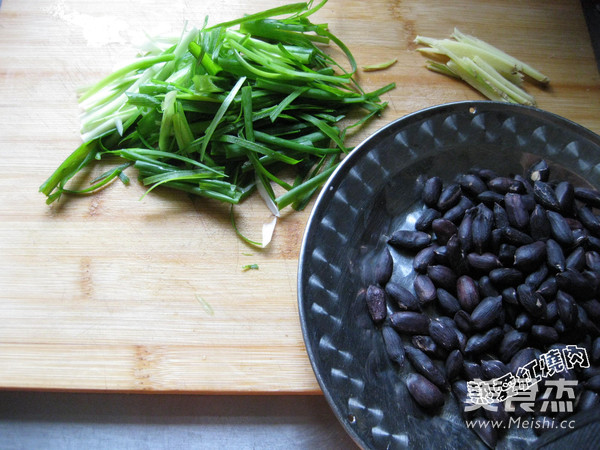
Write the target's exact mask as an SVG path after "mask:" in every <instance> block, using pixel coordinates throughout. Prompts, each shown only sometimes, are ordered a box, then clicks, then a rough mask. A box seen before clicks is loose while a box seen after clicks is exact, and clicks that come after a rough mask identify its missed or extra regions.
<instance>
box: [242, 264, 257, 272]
mask: <svg viewBox="0 0 600 450" xmlns="http://www.w3.org/2000/svg"><path fill="white" fill-rule="evenodd" d="M242 270H243V271H247V270H258V264H246V265H244V266H242Z"/></svg>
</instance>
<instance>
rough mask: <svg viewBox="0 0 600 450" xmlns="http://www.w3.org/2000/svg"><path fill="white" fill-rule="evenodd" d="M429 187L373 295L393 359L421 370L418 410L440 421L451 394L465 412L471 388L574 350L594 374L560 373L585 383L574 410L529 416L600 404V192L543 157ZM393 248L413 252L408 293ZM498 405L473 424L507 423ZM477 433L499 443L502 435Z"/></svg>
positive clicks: (416, 377)
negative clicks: (558, 173) (516, 168)
mask: <svg viewBox="0 0 600 450" xmlns="http://www.w3.org/2000/svg"><path fill="white" fill-rule="evenodd" d="M421 189H422V190H421V200H422V202H423V209H422V212H421V213H420V215H419V217H418V218H417V220H416V222H415V226H414V229H399V230H396V231H394V232H393V233H392V234H391V236H389V237H388V240H387V246H386V247H385V248H384V250H383V251H382V253H381V254H380V255H379V258H378V260H377V263H376V265H375V269H374V279H373V281H372V283H371V284H370V285H369V286H366V296H365V297H366V301H367V307H368V310H369V313H370V315H371V318H372V320H373V321H374V323H375V324H376V325H377V326H378V327H380V329H381V332H382V336H383V340H384V344H385V347H386V350H387V352H388V356H389V357H390V358H391V359H392V360H393V361H394V362H395V363H396V364H399V365H402V364H404V362H405V359H408V361H409V362H410V364H411V366H412V367H413V369H414V373H413V374H411V376H410V377H408V379H407V380H405V381H406V386H407V389H408V392H409V393H410V394H411V396H412V397H413V399H414V400H415V401H416V403H417V404H419V405H420V406H421V407H422V408H423V409H424V410H426V411H428V412H430V413H431V414H435V413H436V412H438V411H439V410H440V408H441V407H442V406H443V405H444V403H445V401H446V399H447V398H446V396H447V395H449V393H450V392H452V393H453V394H454V396H455V397H456V399H457V401H458V402H459V405H462V406H464V405H465V401H466V397H467V381H471V380H491V379H495V378H499V377H501V376H502V375H505V374H507V373H508V372H512V373H513V375H514V374H515V373H516V371H517V369H519V368H520V367H522V366H523V365H524V364H527V363H528V362H530V361H532V360H534V359H536V358H537V357H539V356H540V355H541V354H543V353H545V352H548V351H549V350H551V349H555V348H557V349H564V348H565V346H566V345H577V346H578V347H580V348H584V349H585V350H586V352H587V355H588V356H589V363H590V367H588V368H583V367H582V368H571V369H568V370H565V371H563V372H561V373H557V374H555V378H556V377H562V378H564V379H569V380H577V382H578V384H577V398H576V400H575V401H574V411H568V412H564V411H561V412H558V413H556V414H549V413H548V412H547V411H544V412H539V411H534V412H533V414H534V416H537V417H541V416H542V415H543V416H544V417H546V416H548V417H549V418H551V419H553V420H556V419H563V418H565V417H568V415H569V414H572V412H576V411H579V410H586V409H589V408H592V407H594V406H597V405H600V364H599V363H600V326H599V324H600V301H599V299H600V216H598V215H597V212H596V209H597V208H600V192H598V191H597V190H595V189H590V188H586V187H580V186H575V185H573V184H572V183H571V182H569V181H567V180H554V179H552V177H551V173H550V167H549V165H548V164H547V162H546V161H545V160H539V161H537V162H536V163H535V164H533V165H532V166H531V167H529V168H527V169H526V170H525V171H524V173H523V174H516V175H513V174H511V175H502V174H497V173H495V172H494V171H493V170H490V169H481V168H473V169H471V170H469V171H468V172H467V173H464V174H460V175H459V176H457V177H456V178H455V179H454V180H453V181H452V182H448V183H446V184H444V183H443V181H442V179H441V178H439V177H437V176H432V177H430V178H427V179H425V180H424V181H423V182H422V185H421ZM391 252H402V253H403V254H408V255H411V256H412V261H413V268H414V271H415V277H414V283H413V285H412V286H406V285H405V284H404V283H402V282H398V281H396V280H395V279H394V276H393V273H394V270H393V269H394V267H393V265H394V263H393V258H392V255H391ZM540 392H541V391H540ZM545 400H548V399H547V398H545ZM496 406H498V408H497V409H496V411H493V412H490V411H489V410H488V409H483V410H477V411H475V412H473V413H472V414H471V415H470V416H469V413H465V418H467V416H468V417H469V418H471V419H476V420H481V423H482V424H484V423H485V420H484V419H489V420H500V421H502V420H507V419H508V417H509V414H508V412H506V411H504V409H503V406H502V403H498V404H497V405H496ZM463 409H464V408H463ZM512 414H524V412H523V411H519V410H517V411H515V412H512ZM528 414H531V413H528ZM474 431H476V432H477V433H478V434H479V436H480V437H481V438H482V439H483V440H484V442H486V443H487V444H488V445H491V446H493V445H494V444H495V442H496V441H497V439H499V438H500V435H499V433H500V432H501V430H500V429H496V428H494V429H492V428H490V427H485V426H483V425H482V426H481V427H480V428H479V429H478V430H477V429H474ZM540 431H543V430H540Z"/></svg>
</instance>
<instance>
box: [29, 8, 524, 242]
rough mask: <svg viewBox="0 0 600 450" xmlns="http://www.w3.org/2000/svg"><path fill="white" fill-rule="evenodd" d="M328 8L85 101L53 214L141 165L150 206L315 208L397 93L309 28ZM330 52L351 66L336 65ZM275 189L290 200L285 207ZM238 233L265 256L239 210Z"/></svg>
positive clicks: (198, 52) (151, 58) (268, 22)
mask: <svg viewBox="0 0 600 450" xmlns="http://www.w3.org/2000/svg"><path fill="white" fill-rule="evenodd" d="M326 1H327V0H321V1H319V2H317V3H315V2H313V0H310V1H308V2H302V3H292V4H289V5H284V6H280V7H276V8H272V9H268V10H265V11H262V12H257V13H254V14H250V15H246V16H244V17H241V18H238V19H234V20H231V21H227V22H223V23H218V24H215V25H212V26H207V21H206V22H205V23H204V24H203V26H202V27H201V28H200V29H196V28H192V29H189V30H184V31H183V32H182V33H181V36H180V37H178V38H175V39H159V40H156V41H155V42H153V43H152V44H153V45H151V46H149V47H148V48H151V49H152V50H149V51H147V52H146V53H145V54H143V55H140V57H139V58H137V59H135V60H134V61H133V62H131V63H130V64H128V65H126V66H124V67H123V68H121V69H118V70H117V71H115V72H114V73H112V74H110V75H108V76H107V77H105V78H104V79H102V80H100V81H99V82H97V83H96V84H94V85H93V86H92V87H90V88H89V89H87V90H85V91H83V92H82V93H81V96H80V104H81V106H82V108H83V110H84V113H83V115H82V123H81V133H82V137H83V143H82V144H81V145H80V146H79V148H77V149H76V150H75V151H74V152H73V153H72V154H71V155H70V156H69V157H67V158H66V159H65V161H64V162H63V163H62V164H61V165H60V166H59V167H58V168H57V169H56V171H55V172H54V173H53V174H52V175H51V176H50V177H49V178H48V179H47V180H46V181H45V182H44V183H43V184H42V185H41V186H40V191H41V192H42V193H43V194H44V195H46V197H47V203H48V204H50V203H52V202H54V201H56V200H58V199H59V198H60V197H61V195H62V194H91V193H94V192H96V191H97V190H99V189H102V188H104V187H105V186H107V185H108V184H110V183H111V182H112V181H114V180H116V179H117V178H118V179H120V180H122V181H123V182H124V183H127V182H128V181H129V178H128V177H127V175H126V174H125V173H124V170H126V169H127V168H129V167H130V166H133V169H134V170H136V171H137V175H138V178H139V180H140V181H141V182H142V183H143V185H145V186H147V188H148V189H147V191H146V193H145V194H144V196H146V195H147V194H149V193H150V192H152V190H154V189H155V188H159V187H160V188H166V187H168V188H171V189H177V190H180V191H184V192H187V193H189V194H191V195H194V196H199V197H205V198H211V199H216V200H219V201H222V202H225V203H229V204H231V205H232V207H233V205H236V204H239V203H241V202H242V201H243V200H244V199H245V198H247V197H248V196H249V195H250V194H251V193H252V192H254V191H258V192H259V193H260V195H261V196H262V197H263V199H264V200H265V202H266V204H267V206H269V208H270V209H271V211H272V212H273V214H274V215H278V211H279V210H280V209H282V208H284V207H286V206H288V205H292V207H293V208H296V209H302V208H304V207H305V206H306V205H307V204H308V202H309V201H310V199H311V197H312V196H313V195H314V194H315V193H316V192H317V191H318V189H319V188H320V186H322V184H323V183H324V182H325V181H326V180H327V178H328V177H329V175H331V173H332V172H333V170H334V169H335V167H336V166H337V164H338V163H339V161H340V160H341V158H342V157H343V155H344V154H345V153H347V152H348V151H350V150H351V149H350V148H349V147H348V146H347V145H346V143H345V137H346V131H347V130H349V129H351V128H354V127H358V126H361V125H362V124H364V123H365V122H366V121H367V120H370V119H371V118H373V117H375V116H377V115H378V114H380V113H381V112H382V111H383V109H384V108H386V106H387V103H385V102H383V101H381V99H380V96H381V95H382V94H384V93H386V92H388V91H389V90H390V89H393V88H394V87H395V85H394V84H393V83H391V84H389V85H387V86H383V87H381V88H379V89H377V90H375V91H372V92H365V91H364V90H363V89H362V88H361V86H360V84H359V83H358V82H357V80H356V79H355V78H354V75H355V73H356V69H357V63H356V61H355V59H354V56H353V55H352V53H351V51H350V50H349V48H348V47H347V46H346V45H345V44H344V43H343V42H342V41H341V40H340V39H339V38H338V37H336V36H335V35H334V34H333V33H332V32H331V31H330V30H329V28H328V26H327V25H326V24H317V23H313V22H311V20H310V18H311V16H312V15H313V14H315V13H316V12H317V11H318V10H319V9H320V8H321V7H323V5H324V4H325V3H326ZM329 45H331V46H336V47H338V48H339V50H341V52H342V53H343V55H345V58H346V61H343V62H340V61H335V60H334V59H333V58H332V57H331V56H329V55H328V53H327V52H326V49H327V46H329ZM392 63H393V62H388V63H384V64H383V65H380V66H381V68H383V67H384V66H387V67H389V65H391V64H392ZM368 67H369V66H367V68H365V70H369V69H368ZM371 67H374V66H371ZM515 94H518V95H522V93H518V92H515ZM355 111H361V112H363V113H364V114H362V115H360V114H355ZM350 112H352V114H351V115H350V114H349V113H350ZM348 117H357V118H356V119H353V120H350V119H349V118H348ZM109 158H110V159H116V160H117V164H116V165H115V167H114V168H113V169H110V170H108V171H107V172H105V173H103V174H102V175H100V176H99V177H97V178H96V179H95V180H93V181H92V182H91V183H90V186H89V187H87V188H84V189H70V188H69V187H68V185H69V181H70V180H71V179H72V178H73V177H74V176H75V175H76V174H78V173H79V172H80V171H82V170H83V169H86V170H87V169H89V167H90V166H92V165H93V164H94V163H95V162H97V161H98V160H101V159H109ZM282 173H286V176H285V177H284V176H283V175H282ZM290 175H291V180H292V181H290V180H288V179H286V177H288V176H290ZM275 185H277V186H278V188H279V189H280V190H281V189H283V190H284V192H283V193H280V194H279V196H278V197H276V196H275V193H274V189H273V187H274V186H275ZM231 222H232V225H233V228H234V229H235V231H236V233H237V234H238V235H239V236H240V237H242V239H244V240H245V241H246V242H248V243H250V244H252V245H256V246H263V244H264V243H259V242H256V241H252V240H250V239H247V238H245V237H243V236H242V235H241V233H240V232H239V231H238V230H237V228H236V227H235V220H234V216H233V209H232V210H231ZM273 226H274V224H273ZM265 230H267V231H270V234H272V229H271V228H270V226H269V227H266V228H265ZM263 231H264V230H263ZM270 234H269V233H267V232H266V231H265V235H264V236H268V240H270ZM264 236H263V240H265V242H266V239H265V238H264ZM265 245H266V244H265Z"/></svg>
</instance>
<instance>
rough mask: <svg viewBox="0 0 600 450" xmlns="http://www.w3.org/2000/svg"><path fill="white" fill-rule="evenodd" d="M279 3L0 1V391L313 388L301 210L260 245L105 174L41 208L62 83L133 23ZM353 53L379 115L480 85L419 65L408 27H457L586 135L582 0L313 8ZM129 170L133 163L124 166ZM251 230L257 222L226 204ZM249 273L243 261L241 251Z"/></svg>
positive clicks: (64, 146) (117, 42)
mask: <svg viewBox="0 0 600 450" xmlns="http://www.w3.org/2000/svg"><path fill="white" fill-rule="evenodd" d="M281 4H283V2H281V1H275V0H258V1H257V0H253V1H249V0H236V1H233V0H221V1H219V2H209V1H196V2H187V1H184V0H170V1H162V0H152V1H142V0H132V1H129V2H121V1H115V0H105V1H101V2H97V1H68V0H20V1H17V0H4V1H3V2H2V5H1V7H0V118H1V120H0V156H1V164H0V195H1V199H2V201H1V202H0V388H7V389H59V390H94V391H96V390H97V391H134V392H136V391H152V392H230V393H231V392H246V393H248V392H296V393H318V392H319V386H318V384H317V382H316V380H315V377H314V375H313V372H312V369H311V366H310V363H309V360H308V358H307V355H306V352H305V348H304V343H303V339H302V333H301V329H300V324H299V319H298V310H297V299H296V271H297V262H298V254H299V250H300V245H301V240H302V235H303V231H304V227H305V225H306V222H307V220H308V214H309V212H310V207H309V208H308V209H307V210H306V211H305V212H302V213H286V214H284V216H283V218H282V220H280V221H279V224H278V226H277V229H276V232H275V236H274V239H273V242H272V243H271V245H270V247H269V248H268V249H265V250H259V249H256V248H252V247H249V246H247V245H246V244H244V243H243V242H242V241H241V240H240V239H238V238H237V237H236V235H235V234H234V232H233V231H232V228H231V226H230V224H229V216H228V208H226V207H223V206H222V205H219V204H216V203H214V202H210V201H203V200H191V199H190V198H189V197H188V196H187V195H185V194H179V193H175V192H171V191H159V190H156V191H154V192H153V193H152V194H151V195H148V196H147V197H145V198H144V199H143V200H141V201H140V197H141V195H142V193H143V191H144V190H143V189H142V188H141V186H139V185H138V184H137V182H135V181H134V182H133V183H132V184H131V185H130V186H129V187H126V186H123V185H122V184H120V183H115V184H114V185H112V186H110V187H109V188H108V189H105V190H104V191H102V192H100V193H99V194H97V195H94V196H91V197H82V198H71V199H68V200H67V201H62V200H61V202H60V203H59V204H56V205H53V206H52V207H49V206H47V205H46V204H45V203H44V197H43V196H42V195H41V194H40V193H38V187H39V185H40V184H41V183H42V182H43V181H44V180H45V179H46V178H47V177H48V176H49V175H50V173H51V172H52V171H53V170H54V169H55V168H56V167H57V165H58V164H60V162H62V160H63V159H64V158H65V157H66V156H67V155H68V154H69V153H71V151H73V150H74V149H75V148H76V147H77V145H78V144H79V134H78V126H79V122H78V113H79V111H78V106H77V102H76V89H77V88H79V87H81V86H84V85H87V84H90V83H92V82H94V81H96V80H98V79H99V78H100V77H102V76H103V75H106V74H108V73H109V72H110V71H111V70H112V69H114V68H115V67H116V66H117V65H119V64H121V63H124V62H127V61H129V59H131V58H132V57H133V56H134V55H135V53H136V49H135V45H136V43H139V42H140V37H143V35H144V32H151V33H152V34H155V33H160V34H178V33H179V32H180V31H181V29H182V28H183V26H184V23H185V21H189V23H190V25H196V26H201V25H202V23H203V21H204V17H205V15H208V16H209V23H211V24H213V23H217V22H219V21H223V20H227V19H233V18H237V17H239V16H241V15H242V14H244V13H251V12H256V11H259V10H262V9H265V8H267V7H273V6H277V5H281ZM313 20H314V21H319V22H327V23H329V24H330V28H331V30H332V31H333V32H334V33H335V34H337V35H338V36H339V37H340V38H341V39H342V40H343V41H345V42H346V43H347V44H348V45H349V47H350V48H351V49H352V51H353V52H354V54H355V56H356V58H357V60H358V62H359V65H367V64H374V63H379V62H382V61H386V60H389V59H392V58H397V59H398V63H397V64H395V65H394V66H393V67H392V68H390V69H388V70H386V71H382V72H371V73H363V72H361V73H360V74H359V78H360V81H361V83H363V85H364V86H365V88H367V89H374V88H377V87H380V86H383V85H384V84H387V83H389V82H392V81H394V82H396V83H397V85H398V87H397V88H396V90H394V91H393V92H391V93H389V94H386V95H385V98H384V100H386V101H389V108H388V109H387V111H386V112H385V114H384V115H383V116H382V117H381V118H379V119H377V120H376V121H374V122H373V123H371V124H370V125H369V126H368V127H366V128H365V129H363V130H362V131H361V132H360V133H358V134H357V135H355V136H353V137H352V140H353V141H354V142H353V143H357V142H359V141H360V139H362V138H364V137H366V136H367V135H368V134H370V133H371V132H373V131H375V130H376V129H377V128H379V127H381V126H383V125H384V124H386V123H388V122H390V121H392V120H394V119H396V118H399V117H401V116H403V115H405V114H407V113H410V112H413V111H416V110H418V109H421V108H424V107H427V106H431V105H435V104H440V103H445V102H451V101H458V100H468V99H480V98H481V97H480V95H479V94H478V93H476V92H474V91H473V90H471V89H470V88H469V87H467V86H465V85H462V84H460V83H458V82H456V81H454V80H451V79H447V78H445V77H442V76H440V75H437V74H434V73H431V72H429V71H427V70H426V69H425V68H424V61H425V58H423V57H422V56H421V55H420V54H418V53H417V52H415V51H414V49H415V45H414V44H413V39H414V37H415V36H416V35H417V34H420V35H426V36H432V37H440V38H441V37H447V36H449V35H450V33H451V32H452V30H453V28H454V27H455V26H456V27H458V28H459V29H461V31H463V32H466V33H471V34H474V35H476V36H478V37H480V38H482V39H484V40H487V41H489V42H491V43H493V44H496V45H497V46H499V47H501V48H503V49H504V50H506V51H507V52H509V53H511V54H513V55H514V56H517V57H519V58H522V59H524V60H526V61H528V62H530V63H531V64H532V65H534V66H535V67H538V68H539V69H540V70H542V71H543V72H545V73H547V74H548V75H549V76H550V77H551V79H552V82H551V88H550V89H547V90H542V89H540V88H538V87H536V86H528V87H527V89H528V90H529V92H531V93H532V94H534V95H535V96H536V98H537V99H538V103H539V107H540V108H542V109H546V110H548V111H551V112H553V113H557V114H559V115H562V116H564V117H566V118H568V119H571V120H573V121H576V122H578V123H580V124H582V125H584V126H586V127H588V128H590V129H591V130H592V131H595V132H596V133H600V79H599V74H598V72H597V70H596V66H595V62H594V59H593V53H592V48H591V44H590V41H589V37H588V34H587V29H586V25H585V21H584V18H583V15H582V12H581V8H580V5H579V2H578V1H575V0H572V1H556V2H547V1H535V2H531V1H526V2H523V1H504V2H480V1H477V0H472V1H469V0H460V1H453V2H439V1H429V0H427V1H418V0H414V1H391V0H374V1H369V2H366V1H361V0H330V1H329V3H327V5H325V7H323V8H322V9H321V10H320V11H319V13H318V14H317V15H316V16H315V17H314V18H313ZM130 175H132V179H134V180H135V173H130ZM236 211H237V214H238V216H239V219H238V220H239V224H240V227H241V229H242V230H243V231H244V232H245V233H247V234H249V235H251V236H255V237H257V238H259V237H260V236H259V233H260V227H261V225H262V223H263V222H266V221H268V220H269V219H270V217H269V213H268V212H267V211H266V210H265V208H264V206H263V205H262V203H261V202H260V200H257V199H256V198H253V199H251V200H249V201H248V202H247V203H246V204H244V205H243V207H239V208H237V210H236ZM254 263H256V264H258V265H259V270H250V271H243V270H242V266H243V265H246V264H254Z"/></svg>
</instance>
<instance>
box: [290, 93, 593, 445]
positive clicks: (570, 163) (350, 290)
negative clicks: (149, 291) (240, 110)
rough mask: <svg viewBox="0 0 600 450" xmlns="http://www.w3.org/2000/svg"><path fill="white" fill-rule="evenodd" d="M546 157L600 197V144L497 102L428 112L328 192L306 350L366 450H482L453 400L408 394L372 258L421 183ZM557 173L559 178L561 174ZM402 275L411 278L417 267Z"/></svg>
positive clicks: (524, 436) (304, 278)
mask: <svg viewBox="0 0 600 450" xmlns="http://www.w3.org/2000/svg"><path fill="white" fill-rule="evenodd" d="M541 157H543V158H544V159H546V160H547V161H548V162H549V163H550V164H551V166H552V167H553V174H554V175H558V176H560V177H561V178H563V177H568V178H570V179H573V180H576V182H577V183H579V184H581V183H587V184H588V185H589V186H591V187H595V188H600V136H598V135H596V134H594V133H592V132H591V131H589V130H587V129H585V128H583V127H581V126H580V125H577V124H575V123H573V122H571V121H568V120H566V119H564V118H561V117H559V116H556V115H554V114H551V113H548V112H544V111H541V110H539V109H536V108H531V107H523V106H516V105H509V104H504V103H496V102H489V101H482V102H459V103H451V104H446V105H441V106H436V107H432V108H428V109H425V110H422V111H419V112H416V113H414V114H410V115H408V116H405V117H403V118H401V119H398V120H396V121H394V122H392V123H390V124H389V125H387V126H385V127H383V128H382V129H380V130H379V131H377V132H376V133H375V134H373V135H372V136H371V137H369V138H368V139H366V140H365V141H364V142H362V143H361V144H360V145H358V146H357V147H356V148H355V149H354V150H353V151H352V152H351V153H350V154H349V155H348V156H347V157H346V158H345V160H344V161H343V162H342V163H341V164H340V166H339V167H338V169H337V170H336V171H335V173H334V174H333V175H332V177H331V178H330V179H329V181H328V182H327V184H326V185H325V186H324V188H323V190H322V192H321V194H320V196H319V198H318V200H317V202H316V205H315V207H314V209H313V211H312V213H311V216H310V219H309V222H308V226H307V228H306V231H305V235H304V240H303V243H302V249H301V254H300V261H299V274H298V275H299V276H298V301H299V313H300V320H301V325H302V330H303V334H304V340H305V344H306V349H307V351H308V355H309V358H310V361H311V364H312V366H313V370H314V372H315V375H316V377H317V380H318V382H319V384H320V387H321V389H322V391H323V393H324V395H325V397H326V399H327V401H328V402H329V404H330V406H331V408H332V409H333V411H334V413H335V415H336V416H337V418H338V419H339V420H340V422H341V423H342V425H343V426H344V427H345V429H346V430H347V432H348V433H349V434H350V436H351V437H352V438H353V439H354V440H355V442H356V443H357V444H358V445H359V446H360V447H363V448H479V447H484V445H483V443H482V442H481V441H478V440H477V438H476V437H475V435H474V434H473V433H472V432H471V431H470V430H469V429H467V427H466V424H465V422H464V421H463V419H462V418H461V415H460V411H459V409H458V406H457V404H456V403H455V402H454V400H453V399H452V395H450V394H449V395H448V400H447V402H446V404H445V406H444V408H443V410H442V411H441V413H440V414H439V415H436V416H431V415H428V414H427V413H425V412H423V411H422V410H421V409H420V408H419V407H418V406H417V405H416V404H415V403H414V402H413V400H412V398H411V397H410V396H409V394H408V391H407V389H406V387H405V384H404V381H403V379H404V378H405V376H406V375H407V374H408V373H409V372H410V371H411V367H410V364H409V363H405V364H404V366H403V367H402V368H401V369H398V367H397V366H396V365H394V364H393V363H392V362H390V361H389V359H388V357H387V356H386V353H385V350H384V346H383V340H382V337H381V333H380V331H379V330H378V329H377V327H375V326H374V325H373V323H372V321H371V319H370V317H369V315H368V312H367V309H366V305H365V301H364V294H363V293H364V288H365V287H366V285H367V284H368V280H369V279H370V277H371V271H372V262H373V258H374V255H377V253H378V251H379V250H380V249H381V248H382V247H383V246H385V245H386V240H387V237H388V236H389V234H390V233H391V232H392V231H393V230H394V229H396V228H398V227H400V226H402V225H406V224H407V223H410V221H411V220H413V219H414V213H415V212H416V211H417V210H418V209H420V208H421V205H420V202H419V199H418V193H417V190H416V180H417V178H418V177H419V176H422V175H426V176H433V175H438V176H440V177H442V179H443V180H444V181H445V182H447V181H450V180H452V179H453V178H454V177H455V176H456V175H457V174H458V173H461V172H465V171H466V170H467V169H469V168H471V167H473V166H479V167H487V168H493V169H494V170H496V171H497V172H498V173H503V174H513V173H522V172H523V169H524V168H525V167H527V166H529V165H530V164H531V163H532V162H533V161H535V160H538V159H540V158H541ZM557 171H558V172H560V173H558V172H557ZM394 264H395V266H394V271H395V275H396V271H401V272H402V274H401V276H405V277H406V279H407V282H408V280H410V276H411V271H412V266H411V261H409V260H402V259H401V258H398V257H395V261H394ZM535 439H536V436H535V434H534V433H533V431H532V430H530V429H529V430H527V429H515V430H513V429H511V430H510V432H509V433H507V434H506V435H505V437H504V438H503V439H502V440H501V441H500V442H499V448H503V447H504V448H526V447H527V446H528V445H530V444H531V443H532V442H533V441H534V440H535Z"/></svg>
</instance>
